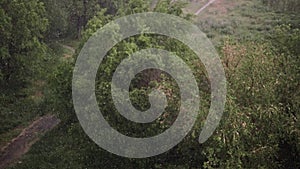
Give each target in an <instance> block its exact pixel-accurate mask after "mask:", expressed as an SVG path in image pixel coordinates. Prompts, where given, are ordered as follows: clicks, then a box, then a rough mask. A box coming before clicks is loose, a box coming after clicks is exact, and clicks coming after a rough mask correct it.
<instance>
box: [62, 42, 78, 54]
mask: <svg viewBox="0 0 300 169" xmlns="http://www.w3.org/2000/svg"><path fill="white" fill-rule="evenodd" d="M61 46H62V47H63V48H65V49H68V50H69V51H71V53H72V54H74V53H75V49H74V48H73V47H71V46H68V45H63V44H62V45H61Z"/></svg>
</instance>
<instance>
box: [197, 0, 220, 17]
mask: <svg viewBox="0 0 300 169" xmlns="http://www.w3.org/2000/svg"><path fill="white" fill-rule="evenodd" d="M215 1H216V0H210V1H209V2H208V3H207V4H205V5H204V6H203V7H202V8H200V9H198V10H197V12H196V13H195V15H199V14H200V13H201V12H202V11H204V9H205V8H207V7H208V6H209V5H211V4H212V3H214V2H215Z"/></svg>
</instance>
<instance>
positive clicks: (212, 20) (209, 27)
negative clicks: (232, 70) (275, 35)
mask: <svg viewBox="0 0 300 169" xmlns="http://www.w3.org/2000/svg"><path fill="white" fill-rule="evenodd" d="M221 1H222V0H220V2H221ZM216 2H217V1H216ZM223 2H224V3H223V4H222V3H221V4H219V7H218V5H215V6H214V5H212V8H216V9H218V8H219V10H224V11H223V13H222V12H219V13H218V12H213V11H210V10H209V9H207V10H205V11H203V13H201V14H200V15H199V16H196V17H195V18H194V20H195V23H196V24H197V25H198V26H199V27H200V29H201V30H202V31H203V32H204V33H206V34H207V36H208V38H210V39H211V40H212V41H213V43H214V44H215V45H216V46H219V45H220V44H222V41H223V40H224V38H227V37H231V38H234V39H236V40H241V41H242V40H248V41H253V40H258V39H260V38H265V37H267V36H268V35H269V32H270V31H272V29H273V28H274V27H275V26H277V25H281V24H292V25H294V26H298V25H299V24H300V15H297V14H283V13H278V12H277V13H276V12H275V11H273V10H271V9H269V8H268V7H266V6H265V5H264V4H262V2H261V1H259V0H254V1H249V0H248V1H241V0H235V1H233V0H228V1H226V3H225V1H223ZM208 8H210V7H208ZM224 8H225V9H224ZM190 10H193V9H192V8H191V9H190Z"/></svg>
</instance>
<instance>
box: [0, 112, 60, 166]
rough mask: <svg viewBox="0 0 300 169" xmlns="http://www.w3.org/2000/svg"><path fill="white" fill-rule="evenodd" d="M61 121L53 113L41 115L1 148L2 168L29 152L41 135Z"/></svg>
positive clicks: (0, 159)
mask: <svg viewBox="0 0 300 169" xmlns="http://www.w3.org/2000/svg"><path fill="white" fill-rule="evenodd" d="M59 123H60V120H59V119H58V118H56V117H55V116H53V115H46V116H43V117H40V118H39V119H37V120H36V121H34V122H33V123H31V125H29V126H28V127H27V128H25V129H24V130H23V131H22V132H21V134H20V135H19V136H18V137H16V138H14V139H13V140H12V141H11V142H10V143H9V144H8V145H7V146H6V147H4V148H3V149H2V150H1V154H0V155H1V157H0V169H4V168H5V167H7V166H8V165H9V164H11V163H13V162H15V161H16V160H17V159H19V158H20V157H21V156H22V155H23V154H25V153H27V152H28V150H29V149H30V147H31V146H32V145H33V144H34V143H35V142H36V141H38V140H39V138H40V135H42V134H45V133H46V132H47V131H50V130H51V129H53V128H54V127H55V126H56V125H58V124H59Z"/></svg>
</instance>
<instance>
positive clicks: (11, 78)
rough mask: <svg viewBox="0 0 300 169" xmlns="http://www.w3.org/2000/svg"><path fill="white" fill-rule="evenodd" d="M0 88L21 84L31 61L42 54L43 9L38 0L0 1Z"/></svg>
mask: <svg viewBox="0 0 300 169" xmlns="http://www.w3.org/2000/svg"><path fill="white" fill-rule="evenodd" d="M0 16H1V17H0V23H1V24H0V39H1V42H0V57H1V60H0V68H1V69H0V83H1V85H0V88H1V91H3V90H4V89H8V88H9V89H17V88H19V87H21V86H24V84H23V83H24V81H25V79H26V76H28V75H30V74H29V73H30V71H29V70H30V68H31V67H32V66H33V65H31V64H32V61H33V60H35V58H37V57H41V56H43V53H44V50H45V46H44V44H43V43H42V42H41V39H42V38H43V33H44V32H45V30H46V28H47V23H48V21H47V19H46V18H45V9H44V6H43V3H41V2H40V1H39V0H30V1H29V0H14V1H11V0H2V1H1V2H0Z"/></svg>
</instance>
